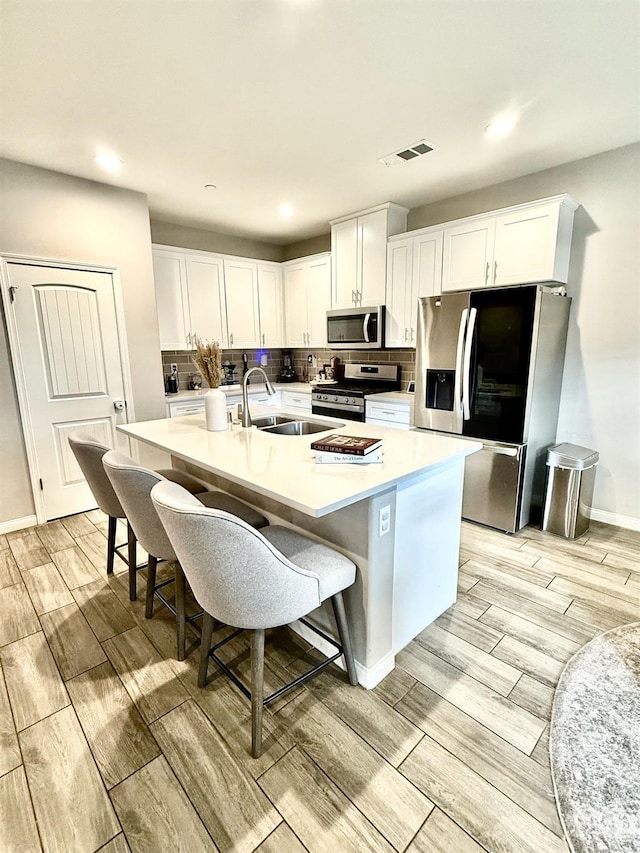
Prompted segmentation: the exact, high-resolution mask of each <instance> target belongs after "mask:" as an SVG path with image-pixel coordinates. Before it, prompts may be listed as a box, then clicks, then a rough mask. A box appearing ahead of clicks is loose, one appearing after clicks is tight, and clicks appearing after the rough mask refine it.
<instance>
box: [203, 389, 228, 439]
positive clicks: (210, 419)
mask: <svg viewBox="0 0 640 853" xmlns="http://www.w3.org/2000/svg"><path fill="white" fill-rule="evenodd" d="M204 413H205V418H206V422H207V429H208V430H211V431H212V432H220V431H221V430H223V429H228V426H229V425H228V422H227V395H226V394H225V393H224V391H222V390H221V389H220V388H210V389H209V390H208V391H207V393H206V394H205V395H204Z"/></svg>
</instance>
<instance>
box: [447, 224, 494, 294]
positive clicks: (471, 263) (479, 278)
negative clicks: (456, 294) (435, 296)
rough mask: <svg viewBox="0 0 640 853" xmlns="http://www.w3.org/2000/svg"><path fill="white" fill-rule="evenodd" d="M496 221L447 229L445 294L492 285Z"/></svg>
mask: <svg viewBox="0 0 640 853" xmlns="http://www.w3.org/2000/svg"><path fill="white" fill-rule="evenodd" d="M495 227H496V223H495V219H481V220H474V221H473V222H465V223H462V224H461V225H456V226H453V227H452V228H445V230H444V248H443V255H444V257H443V264H442V292H443V293H445V292H447V291H449V290H469V289H471V288H477V287H486V286H487V284H489V282H490V271H491V265H492V262H493V245H494V238H495Z"/></svg>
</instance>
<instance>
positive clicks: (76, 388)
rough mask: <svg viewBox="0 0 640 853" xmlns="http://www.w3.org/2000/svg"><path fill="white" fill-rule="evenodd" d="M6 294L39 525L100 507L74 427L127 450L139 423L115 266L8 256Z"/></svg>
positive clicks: (4, 269)
mask: <svg viewBox="0 0 640 853" xmlns="http://www.w3.org/2000/svg"><path fill="white" fill-rule="evenodd" d="M2 290H3V298H4V304H5V309H6V317H7V327H8V332H9V342H10V347H11V355H12V361H13V368H14V375H15V379H16V388H17V392H18V402H19V406H20V416H21V420H22V427H23V432H24V438H25V445H26V449H27V458H28V462H29V471H30V476H31V484H32V489H33V496H34V504H35V508H36V517H37V520H38V522H39V523H42V522H44V521H46V520H49V519H52V518H58V517H60V516H63V515H70V514H72V513H76V512H83V511H85V510H87V509H90V508H92V507H95V505H96V502H95V499H94V498H93V495H92V494H91V490H90V489H89V487H88V486H87V484H86V482H85V481H84V479H83V477H82V474H81V472H80V469H79V467H78V465H77V463H76V461H75V457H74V456H73V453H72V452H71V449H70V448H69V444H68V440H67V439H68V436H69V434H70V433H71V432H73V431H74V430H76V429H81V430H83V431H86V432H89V433H91V434H92V435H95V436H96V438H98V439H99V440H100V441H104V442H105V443H106V444H108V445H110V446H112V447H117V448H118V449H121V450H123V451H125V452H128V441H127V439H126V438H125V437H123V436H121V435H120V434H119V433H117V432H116V425H117V424H119V423H125V422H126V421H127V417H130V418H134V415H133V412H132V406H131V403H129V406H128V411H127V399H128V400H129V401H130V400H131V395H130V393H127V392H129V391H130V380H129V369H128V358H127V350H126V338H125V334H124V322H123V311H122V304H121V293H120V288H119V281H118V278H117V272H116V270H115V268H106V267H102V268H98V267H95V266H91V267H88V266H86V265H81V264H71V263H69V264H67V263H66V262H61V261H48V262H45V261H40V260H34V259H31V258H29V259H26V258H16V257H8V256H5V258H4V259H3V263H2Z"/></svg>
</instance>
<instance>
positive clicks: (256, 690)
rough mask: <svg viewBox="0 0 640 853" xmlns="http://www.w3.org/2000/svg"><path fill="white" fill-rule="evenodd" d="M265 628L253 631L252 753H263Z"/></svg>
mask: <svg viewBox="0 0 640 853" xmlns="http://www.w3.org/2000/svg"><path fill="white" fill-rule="evenodd" d="M263 700H264V628H260V629H257V630H255V631H252V632H251V755H252V756H253V757H254V758H260V756H261V755H262V711H263V708H264V701H263Z"/></svg>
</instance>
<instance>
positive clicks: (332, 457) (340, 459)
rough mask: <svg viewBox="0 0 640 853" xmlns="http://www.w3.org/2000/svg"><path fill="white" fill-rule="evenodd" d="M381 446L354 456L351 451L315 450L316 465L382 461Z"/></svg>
mask: <svg viewBox="0 0 640 853" xmlns="http://www.w3.org/2000/svg"><path fill="white" fill-rule="evenodd" d="M382 461H383V460H382V448H380V447H379V448H378V449H377V450H374V451H372V452H371V453H367V455H366V456H356V455H355V454H353V453H325V452H323V451H317V452H316V464H317V465H340V464H343V463H345V462H346V463H347V465H369V464H371V463H372V462H382Z"/></svg>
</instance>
